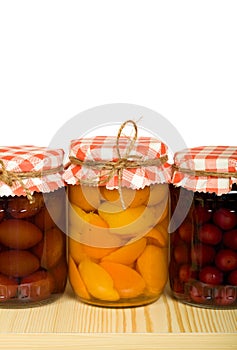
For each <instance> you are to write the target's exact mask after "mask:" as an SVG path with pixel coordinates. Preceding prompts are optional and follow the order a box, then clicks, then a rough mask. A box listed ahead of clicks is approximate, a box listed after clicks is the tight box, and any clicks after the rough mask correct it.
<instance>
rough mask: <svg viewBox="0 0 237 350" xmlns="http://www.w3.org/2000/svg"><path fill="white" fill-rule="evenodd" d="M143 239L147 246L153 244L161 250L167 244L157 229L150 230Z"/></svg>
mask: <svg viewBox="0 0 237 350" xmlns="http://www.w3.org/2000/svg"><path fill="white" fill-rule="evenodd" d="M145 237H146V239H147V243H148V244H154V245H157V246H158V247H161V248H164V247H165V246H167V244H168V243H167V239H165V237H164V236H163V234H162V233H161V231H160V230H159V229H157V228H152V229H151V230H150V231H149V232H148V233H147V234H146V236H145Z"/></svg>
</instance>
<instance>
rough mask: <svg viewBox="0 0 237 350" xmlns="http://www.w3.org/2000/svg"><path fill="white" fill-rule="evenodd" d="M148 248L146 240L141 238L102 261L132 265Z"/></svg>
mask: <svg viewBox="0 0 237 350" xmlns="http://www.w3.org/2000/svg"><path fill="white" fill-rule="evenodd" d="M145 246H146V239H145V238H141V239H139V240H137V241H135V242H133V243H129V242H128V244H126V245H125V246H123V247H121V248H118V249H116V250H115V251H114V252H112V253H110V254H108V255H106V256H105V257H103V259H102V261H111V262H115V263H120V264H125V265H130V264H133V263H134V261H135V260H136V259H137V258H138V257H139V255H141V253H142V252H143V250H144V249H145Z"/></svg>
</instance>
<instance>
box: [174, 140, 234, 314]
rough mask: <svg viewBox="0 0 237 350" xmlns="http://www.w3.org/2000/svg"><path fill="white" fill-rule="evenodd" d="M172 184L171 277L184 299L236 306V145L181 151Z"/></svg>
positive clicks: (199, 303) (213, 305) (200, 303)
mask: <svg viewBox="0 0 237 350" xmlns="http://www.w3.org/2000/svg"><path fill="white" fill-rule="evenodd" d="M174 163H175V165H174V173H173V179H172V185H171V208H172V209H171V210H172V221H171V231H172V233H171V239H170V245H171V247H170V266H169V277H170V286H171V290H172V293H173V295H174V296H175V297H176V298H177V299H178V300H180V301H182V302H185V303H188V304H191V305H195V306H200V307H207V308H220V309H221V308H222V309H223V308H236V306H237V186H236V183H237V173H236V171H237V148H236V147H230V146H229V147H228V146H225V147H221V146H218V147H210V146H206V147H197V148H191V149H185V150H183V151H180V152H178V153H177V154H176V155H175V158H174Z"/></svg>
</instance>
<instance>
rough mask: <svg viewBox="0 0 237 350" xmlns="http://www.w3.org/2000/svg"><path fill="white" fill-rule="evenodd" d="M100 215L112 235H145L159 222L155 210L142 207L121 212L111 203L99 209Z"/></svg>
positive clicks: (106, 203) (104, 204)
mask: <svg viewBox="0 0 237 350" xmlns="http://www.w3.org/2000/svg"><path fill="white" fill-rule="evenodd" d="M98 212H99V215H100V216H101V217H102V218H103V219H104V220H105V221H106V222H107V223H108V225H109V229H110V231H111V232H112V233H116V234H119V235H125V236H126V235H127V236H135V235H136V236H137V235H139V234H145V233H147V232H148V230H149V228H150V227H153V226H154V225H155V224H156V222H157V216H158V215H156V214H157V213H156V211H155V209H154V208H153V207H152V208H148V207H146V206H145V205H141V206H139V207H136V208H127V209H125V210H121V209H120V210H119V207H118V206H116V205H113V204H111V203H109V202H105V203H103V204H102V205H101V206H100V207H99V208H98Z"/></svg>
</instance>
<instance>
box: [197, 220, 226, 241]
mask: <svg viewBox="0 0 237 350" xmlns="http://www.w3.org/2000/svg"><path fill="white" fill-rule="evenodd" d="M198 238H199V240H200V241H201V242H203V243H206V244H211V245H216V244H218V243H220V241H221V239H222V231H221V230H220V229H219V228H218V227H217V226H215V225H213V224H204V225H203V226H202V227H200V229H199V230H198Z"/></svg>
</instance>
